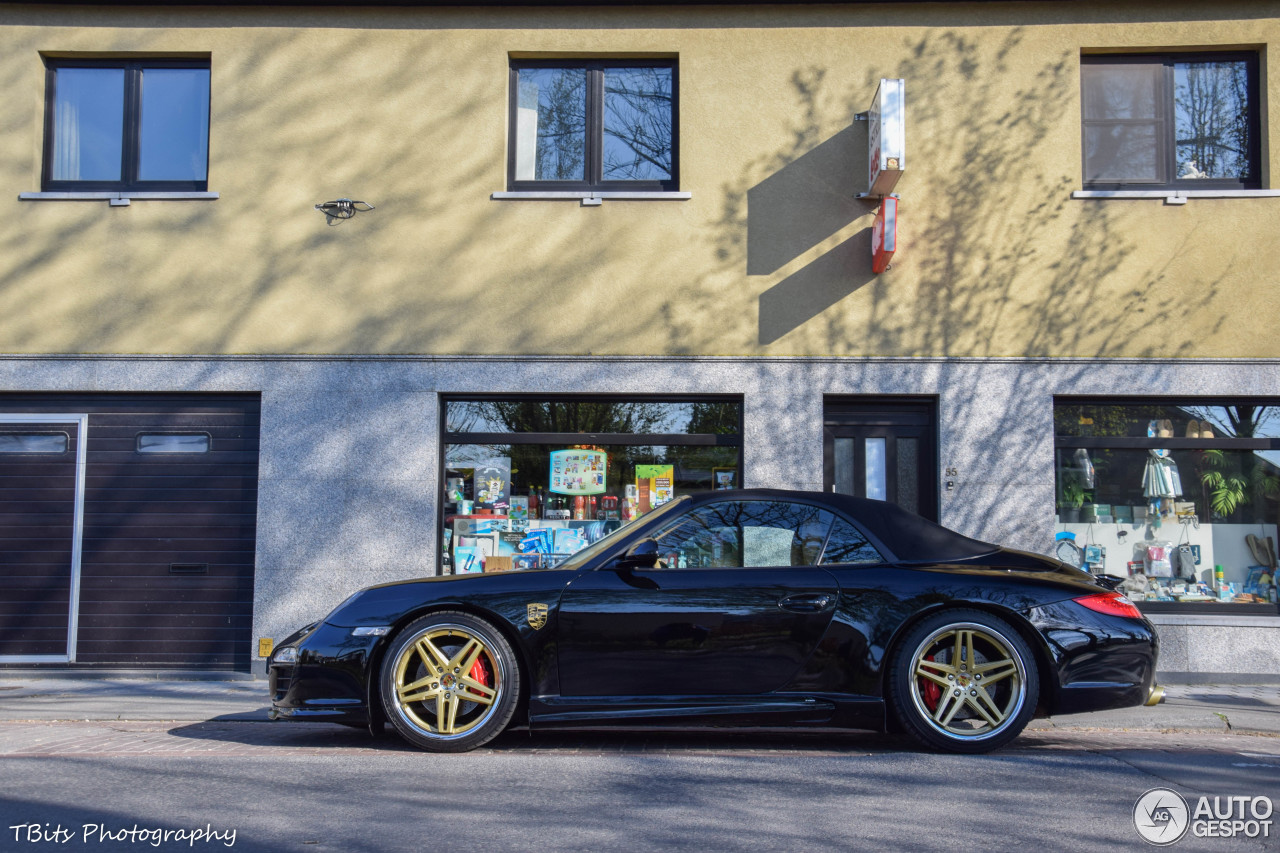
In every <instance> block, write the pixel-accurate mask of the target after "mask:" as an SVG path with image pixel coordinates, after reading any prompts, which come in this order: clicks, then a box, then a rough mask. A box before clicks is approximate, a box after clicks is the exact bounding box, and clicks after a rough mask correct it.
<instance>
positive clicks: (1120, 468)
mask: <svg viewBox="0 0 1280 853" xmlns="http://www.w3.org/2000/svg"><path fill="white" fill-rule="evenodd" d="M1054 419H1055V431H1056V436H1057V438H1056V443H1057V449H1056V467H1057V477H1056V480H1057V518H1058V522H1059V524H1058V530H1059V531H1060V532H1059V535H1060V536H1061V535H1068V536H1073V537H1074V540H1075V542H1076V544H1077V545H1078V546H1079V547H1080V548H1081V551H1082V553H1083V555H1084V558H1085V560H1086V563H1087V568H1089V569H1090V570H1091V571H1093V572H1095V573H1097V574H1105V575H1110V576H1112V577H1114V578H1117V579H1118V580H1119V581H1120V582H1121V584H1122V589H1123V591H1124V592H1125V593H1126V594H1127V595H1128V596H1129V597H1130V598H1132V599H1134V600H1136V601H1139V602H1142V603H1144V604H1145V605H1148V606H1149V607H1154V609H1159V608H1161V607H1164V606H1174V605H1179V606H1183V607H1200V608H1202V609H1203V608H1205V607H1207V606H1217V605H1223V604H1229V605H1255V606H1259V607H1261V608H1262V609H1265V610H1266V611H1267V612H1275V609H1274V604H1275V601H1276V585H1275V577H1276V569H1277V557H1276V541H1277V523H1278V522H1280V406H1276V405H1272V404H1270V403H1269V402H1267V401H1263V402H1259V401H1242V402H1236V401H1229V402H1227V403H1224V404H1223V405H1204V404H1203V403H1199V402H1182V403H1177V404H1131V405H1119V404H1114V403H1076V402H1064V401H1059V402H1058V403H1057V405H1055V408H1054Z"/></svg>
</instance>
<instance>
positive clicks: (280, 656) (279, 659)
mask: <svg viewBox="0 0 1280 853" xmlns="http://www.w3.org/2000/svg"><path fill="white" fill-rule="evenodd" d="M271 662H272V663H273V664H277V663H290V664H292V663H297V662H298V650H297V648H295V647H294V646H285V647H284V648H282V649H276V653H275V654H274V655H272V656H271Z"/></svg>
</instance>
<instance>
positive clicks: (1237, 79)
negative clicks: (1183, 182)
mask: <svg viewBox="0 0 1280 853" xmlns="http://www.w3.org/2000/svg"><path fill="white" fill-rule="evenodd" d="M1174 109H1175V112H1176V119H1177V130H1176V132H1177V139H1176V144H1177V152H1178V153H1177V158H1178V177H1180V178H1239V179H1247V178H1250V177H1252V176H1251V175H1250V174H1249V144H1250V140H1249V75H1248V67H1247V64H1246V63H1245V62H1243V61H1233V62H1179V63H1176V64H1175V65H1174Z"/></svg>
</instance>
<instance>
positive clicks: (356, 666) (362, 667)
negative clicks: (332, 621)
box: [267, 623, 383, 725]
mask: <svg viewBox="0 0 1280 853" xmlns="http://www.w3.org/2000/svg"><path fill="white" fill-rule="evenodd" d="M351 632H352V629H350V628H338V627H335V626H332V625H328V624H325V623H320V624H318V625H314V626H309V627H308V628H305V629H303V630H302V631H299V632H298V633H296V634H294V635H293V636H290V637H289V638H287V639H286V640H285V641H284V642H282V643H281V644H280V645H281V647H282V648H283V647H285V646H290V645H291V646H293V647H294V648H296V649H297V650H298V661H297V663H295V664H278V663H275V662H274V661H272V662H271V663H270V664H269V665H268V668H267V678H268V685H269V689H270V691H271V709H270V711H269V712H268V716H270V718H271V719H273V720H314V721H318V722H330V723H347V724H351V725H367V724H368V723H369V701H368V696H369V693H368V685H369V683H370V682H369V679H370V665H371V661H372V660H373V656H374V652H375V650H376V648H377V644H378V642H379V640H382V639H383V638H382V637H377V636H368V637H357V636H354V635H353V634H352V633H351Z"/></svg>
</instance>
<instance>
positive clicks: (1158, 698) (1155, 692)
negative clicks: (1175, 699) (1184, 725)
mask: <svg viewBox="0 0 1280 853" xmlns="http://www.w3.org/2000/svg"><path fill="white" fill-rule="evenodd" d="M1163 701H1164V687H1162V686H1161V685H1159V684H1153V685H1151V690H1150V692H1148V693H1147V701H1146V702H1143V703H1142V704H1143V706H1145V707H1147V708H1153V707H1155V706H1156V705H1159V704H1160V703H1161V702H1163Z"/></svg>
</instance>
